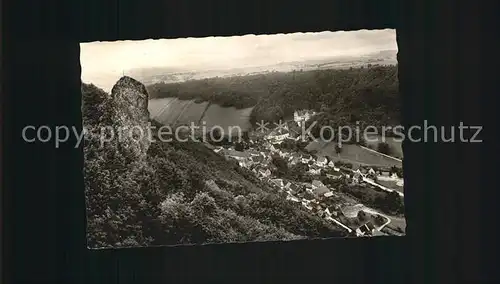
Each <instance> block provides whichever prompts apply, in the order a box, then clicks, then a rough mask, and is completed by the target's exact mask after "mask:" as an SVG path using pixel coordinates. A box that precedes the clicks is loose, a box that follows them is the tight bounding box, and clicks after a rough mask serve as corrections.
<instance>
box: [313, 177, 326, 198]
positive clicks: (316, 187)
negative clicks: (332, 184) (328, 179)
mask: <svg viewBox="0 0 500 284" xmlns="http://www.w3.org/2000/svg"><path fill="white" fill-rule="evenodd" d="M312 192H313V193H314V195H315V197H320V196H324V195H325V194H326V193H328V192H330V190H329V189H328V187H326V186H325V185H324V184H323V183H322V182H321V181H319V180H314V181H313V182H312Z"/></svg>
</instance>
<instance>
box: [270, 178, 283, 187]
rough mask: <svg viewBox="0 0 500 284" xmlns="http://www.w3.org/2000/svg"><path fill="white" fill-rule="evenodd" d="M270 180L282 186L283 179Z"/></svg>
mask: <svg viewBox="0 0 500 284" xmlns="http://www.w3.org/2000/svg"><path fill="white" fill-rule="evenodd" d="M271 182H272V183H274V184H275V185H277V186H279V187H281V188H283V186H284V185H283V180H282V179H280V178H276V179H272V180H271Z"/></svg>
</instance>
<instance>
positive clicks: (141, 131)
mask: <svg viewBox="0 0 500 284" xmlns="http://www.w3.org/2000/svg"><path fill="white" fill-rule="evenodd" d="M111 100H112V105H113V107H112V108H113V118H112V120H113V124H114V127H115V139H119V140H118V141H119V143H120V145H122V146H123V147H125V148H127V149H130V150H131V152H132V153H133V154H134V155H137V158H143V157H145V156H146V152H147V150H148V148H149V146H150V145H151V136H150V135H151V131H150V123H149V111H148V92H147V91H146V88H145V87H144V85H143V84H142V83H140V82H138V81H136V80H134V79H132V78H130V77H127V76H125V77H122V78H121V79H120V80H118V82H116V84H115V85H114V86H113V89H112V90H111Z"/></svg>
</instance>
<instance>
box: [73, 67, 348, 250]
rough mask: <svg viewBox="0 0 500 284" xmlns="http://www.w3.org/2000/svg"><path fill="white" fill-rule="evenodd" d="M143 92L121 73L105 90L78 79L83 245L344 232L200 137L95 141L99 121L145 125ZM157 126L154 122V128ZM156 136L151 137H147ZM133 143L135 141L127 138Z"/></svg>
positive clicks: (259, 238)
mask: <svg viewBox="0 0 500 284" xmlns="http://www.w3.org/2000/svg"><path fill="white" fill-rule="evenodd" d="M148 99H149V94H148V92H147V91H146V90H145V88H144V86H143V85H142V84H141V83H139V82H137V81H136V80H134V79H132V78H129V77H123V78H121V79H120V80H119V81H118V82H117V84H116V85H115V86H114V87H113V89H112V92H111V94H108V93H106V92H104V91H102V90H100V89H99V88H97V87H95V86H93V85H87V84H83V85H82V100H83V101H82V115H83V124H84V127H85V128H86V129H88V130H90V132H89V135H87V136H86V140H85V145H84V156H85V164H84V177H85V180H84V181H85V189H86V191H85V197H86V204H87V222H88V224H87V225H88V226H87V232H88V245H89V247H91V248H98V247H127V246H150V245H176V244H192V243H197V244H201V243H221V242H245V241H270V240H292V239H302V238H306V237H311V238H324V237H340V236H344V232H343V231H342V230H341V229H340V228H338V227H337V226H336V225H334V224H332V223H331V222H328V221H326V220H324V219H322V218H320V217H318V216H316V215H313V214H311V213H310V212H309V211H307V210H306V209H304V207H303V206H300V205H297V204H295V203H293V202H290V201H287V200H286V199H285V197H284V196H280V195H279V194H278V193H277V192H276V191H275V189H273V188H271V187H270V186H269V185H267V184H265V183H263V182H261V181H260V180H258V179H257V178H256V177H255V176H254V175H253V173H251V172H249V171H248V170H246V169H243V168H241V167H239V165H238V164H237V162H236V161H233V160H230V161H226V159H225V158H224V157H222V156H220V155H218V154H216V153H214V152H213V151H211V150H209V149H208V148H207V147H206V146H205V145H204V144H202V143H195V142H184V143H181V142H176V141H172V142H161V141H159V140H158V136H157V133H155V132H154V131H153V136H152V139H154V140H153V142H151V140H149V141H148V140H144V139H141V140H139V142H134V141H132V140H131V139H125V140H123V141H119V140H118V139H113V140H112V141H111V142H108V143H104V144H103V145H101V141H100V136H99V132H95V130H100V129H101V127H105V126H112V127H113V128H114V129H116V130H118V129H120V128H122V127H124V126H133V125H141V126H144V125H145V124H147V123H152V124H153V126H156V127H158V126H160V124H158V123H157V122H155V121H148V117H149V111H148V107H147V103H148ZM156 129H158V128H156ZM155 140H156V141H155ZM134 143H135V144H134Z"/></svg>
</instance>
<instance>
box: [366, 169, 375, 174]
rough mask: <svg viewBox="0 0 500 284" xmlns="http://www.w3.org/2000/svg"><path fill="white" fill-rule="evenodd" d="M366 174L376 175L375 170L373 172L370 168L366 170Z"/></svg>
mask: <svg viewBox="0 0 500 284" xmlns="http://www.w3.org/2000/svg"><path fill="white" fill-rule="evenodd" d="M368 174H370V175H375V174H376V172H375V170H374V169H373V168H370V169H369V170H368Z"/></svg>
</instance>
